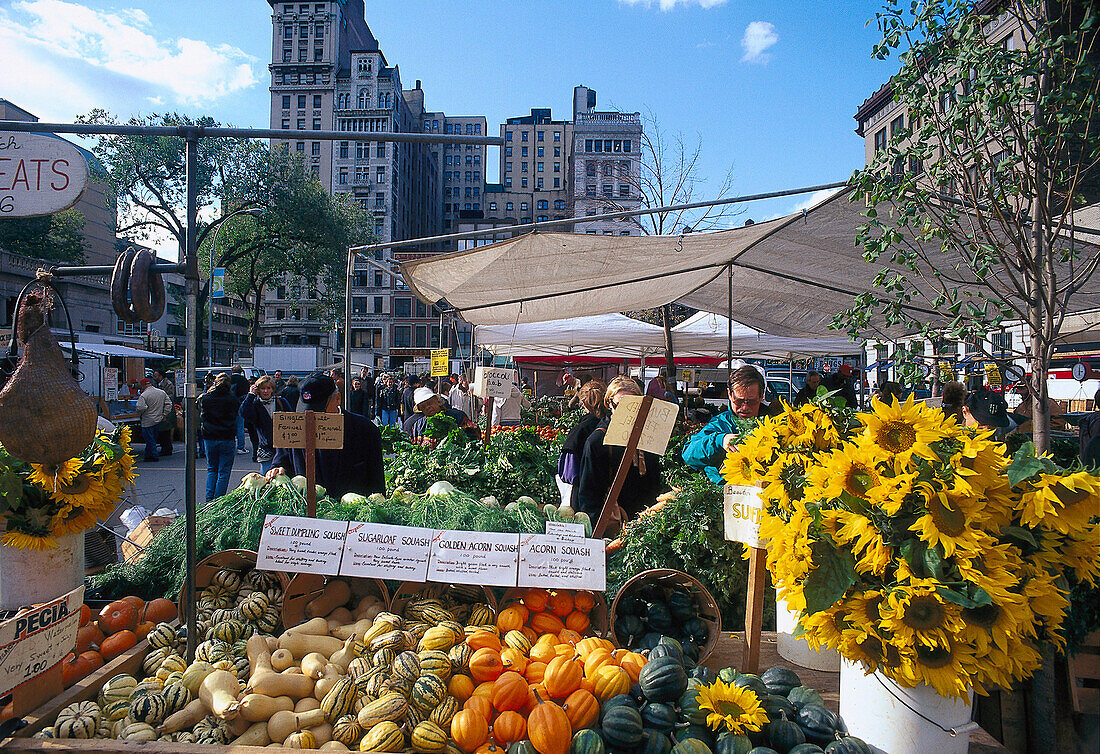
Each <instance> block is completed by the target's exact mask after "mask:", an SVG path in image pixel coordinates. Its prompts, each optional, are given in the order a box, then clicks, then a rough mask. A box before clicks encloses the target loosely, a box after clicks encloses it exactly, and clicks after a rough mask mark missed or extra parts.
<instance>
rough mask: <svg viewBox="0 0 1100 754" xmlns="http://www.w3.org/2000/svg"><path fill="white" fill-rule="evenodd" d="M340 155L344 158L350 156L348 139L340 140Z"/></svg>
mask: <svg viewBox="0 0 1100 754" xmlns="http://www.w3.org/2000/svg"><path fill="white" fill-rule="evenodd" d="M340 157H341V159H344V160H346V159H347V158H348V143H347V142H346V141H342V142H340Z"/></svg>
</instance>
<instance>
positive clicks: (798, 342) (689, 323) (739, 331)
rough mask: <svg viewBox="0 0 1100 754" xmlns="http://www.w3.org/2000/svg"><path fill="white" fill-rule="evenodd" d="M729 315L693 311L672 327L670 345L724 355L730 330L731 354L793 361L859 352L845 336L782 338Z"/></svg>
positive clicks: (677, 349) (858, 346)
mask: <svg viewBox="0 0 1100 754" xmlns="http://www.w3.org/2000/svg"><path fill="white" fill-rule="evenodd" d="M730 325H731V323H730V320H729V318H728V317H725V316H722V315H721V314H713V313H711V312H696V313H695V314H693V315H692V316H691V317H689V318H688V319H686V320H684V321H683V322H681V323H680V324H678V325H676V326H675V327H673V328H672V344H673V347H674V349H675V350H676V352H677V353H680V351H681V349H686V350H688V351H694V350H698V349H699V348H701V347H703V344H706V346H707V347H709V348H710V349H711V352H712V353H714V354H721V355H723V356H724V355H725V353H726V350H727V346H728V344H729V341H728V338H729V333H731V332H732V335H733V349H732V350H733V355H734V356H754V357H757V358H769V359H782V360H784V361H793V360H795V359H806V358H812V357H815V356H849V355H858V354H860V353H861V351H862V347H861V346H860V344H859V343H853V342H852V341H850V340H848V339H847V338H838V337H832V338H785V337H782V336H777V335H765V334H763V333H758V332H756V331H755V330H753V329H752V328H751V327H748V326H746V325H743V324H741V323H740V322H733V323H732V325H733V326H732V328H731V327H730Z"/></svg>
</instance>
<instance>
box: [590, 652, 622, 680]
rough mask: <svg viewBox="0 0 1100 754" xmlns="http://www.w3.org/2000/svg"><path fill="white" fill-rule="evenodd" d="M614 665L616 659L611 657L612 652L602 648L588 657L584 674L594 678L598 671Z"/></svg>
mask: <svg viewBox="0 0 1100 754" xmlns="http://www.w3.org/2000/svg"><path fill="white" fill-rule="evenodd" d="M614 664H615V658H614V657H613V656H612V655H611V652H610V650H607V649H604V648H603V647H600V648H599V649H594V650H592V651H591V652H589V653H588V657H587V658H586V659H585V661H584V674H585V676H586V677H588V678H594V677H595V675H596V671H597V670H599V669H600V668H602V667H603V666H604V665H614Z"/></svg>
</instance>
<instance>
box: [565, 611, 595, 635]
mask: <svg viewBox="0 0 1100 754" xmlns="http://www.w3.org/2000/svg"><path fill="white" fill-rule="evenodd" d="M589 625H590V621H589V620H588V614H587V613H582V612H581V611H580V610H574V611H573V612H571V613H569V615H567V616H565V627H566V628H567V629H569V630H570V631H576V632H577V633H578V634H583V633H584V632H585V631H587V630H588V626H589Z"/></svg>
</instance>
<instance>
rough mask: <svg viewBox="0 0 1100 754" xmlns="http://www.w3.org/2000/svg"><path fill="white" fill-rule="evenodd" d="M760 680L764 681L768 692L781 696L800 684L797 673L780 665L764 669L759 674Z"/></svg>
mask: <svg viewBox="0 0 1100 754" xmlns="http://www.w3.org/2000/svg"><path fill="white" fill-rule="evenodd" d="M760 680H761V681H763V682H764V687H765V688H767V690H768V693H769V694H779V695H781V696H786V695H787V694H789V693H790V692H791V689H793V688H795V687H797V686H801V685H802V680H801V679H800V678H799V677H798V674H797V673H795V672H794V671H793V670H791V669H790V668H785V667H783V666H782V665H777V666H775V667H773V668H768V669H767V670H765V671H764V672H763V673H762V674H761V675H760Z"/></svg>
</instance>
